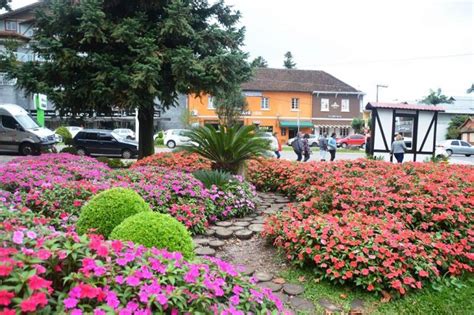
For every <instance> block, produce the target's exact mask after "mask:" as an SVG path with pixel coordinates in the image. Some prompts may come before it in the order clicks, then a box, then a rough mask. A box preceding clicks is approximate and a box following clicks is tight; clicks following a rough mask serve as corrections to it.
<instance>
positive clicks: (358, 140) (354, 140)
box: [336, 134, 365, 148]
mask: <svg viewBox="0 0 474 315" xmlns="http://www.w3.org/2000/svg"><path fill="white" fill-rule="evenodd" d="M336 143H337V146H338V147H342V148H347V147H349V146H352V147H361V148H365V136H364V135H359V134H355V135H350V136H347V137H344V138H341V139H337V141H336Z"/></svg>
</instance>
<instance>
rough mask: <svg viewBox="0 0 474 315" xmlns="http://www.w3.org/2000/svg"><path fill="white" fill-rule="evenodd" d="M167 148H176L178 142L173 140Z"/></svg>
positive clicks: (168, 143) (167, 144)
mask: <svg viewBox="0 0 474 315" xmlns="http://www.w3.org/2000/svg"><path fill="white" fill-rule="evenodd" d="M166 146H167V147H168V148H170V149H173V148H174V147H176V142H174V141H173V140H170V141H168V142H167V143H166Z"/></svg>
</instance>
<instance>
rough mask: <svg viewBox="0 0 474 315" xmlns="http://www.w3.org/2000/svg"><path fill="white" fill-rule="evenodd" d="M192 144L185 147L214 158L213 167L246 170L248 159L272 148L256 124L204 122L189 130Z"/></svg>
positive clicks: (215, 168) (211, 158) (216, 168)
mask: <svg viewBox="0 0 474 315" xmlns="http://www.w3.org/2000/svg"><path fill="white" fill-rule="evenodd" d="M187 137H189V139H190V141H191V143H192V144H191V145H189V146H185V147H184V150H186V151H188V152H191V153H197V154H199V155H201V156H203V157H205V158H207V159H209V160H211V162H212V169H214V170H221V171H227V172H230V173H232V174H241V175H242V174H243V172H244V168H245V163H246V161H248V160H251V159H255V158H257V157H260V156H264V155H265V154H266V153H267V152H268V151H269V149H270V142H269V140H267V139H265V138H263V137H262V135H261V133H259V132H258V131H257V130H256V129H255V127H254V126H238V125H234V126H232V127H226V126H223V125H220V126H219V129H215V128H214V127H212V126H202V127H198V128H195V129H193V130H191V131H189V132H188V133H187Z"/></svg>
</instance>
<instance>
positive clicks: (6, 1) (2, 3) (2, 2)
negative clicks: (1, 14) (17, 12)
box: [0, 0, 12, 10]
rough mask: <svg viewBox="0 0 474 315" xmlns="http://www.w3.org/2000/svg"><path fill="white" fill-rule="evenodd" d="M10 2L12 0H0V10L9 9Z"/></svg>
mask: <svg viewBox="0 0 474 315" xmlns="http://www.w3.org/2000/svg"><path fill="white" fill-rule="evenodd" d="M10 2H12V0H0V10H1V9H5V10H11V8H10Z"/></svg>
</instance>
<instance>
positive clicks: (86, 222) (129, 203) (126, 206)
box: [76, 187, 151, 237]
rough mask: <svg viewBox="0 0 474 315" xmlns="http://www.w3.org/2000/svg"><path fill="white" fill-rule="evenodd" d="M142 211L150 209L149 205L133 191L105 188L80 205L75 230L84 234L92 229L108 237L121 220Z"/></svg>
mask: <svg viewBox="0 0 474 315" xmlns="http://www.w3.org/2000/svg"><path fill="white" fill-rule="evenodd" d="M144 211H151V209H150V206H149V205H148V204H147V203H146V202H145V200H143V198H142V197H140V195H139V194H138V193H136V192H135V191H133V190H131V189H126V188H120V187H117V188H112V189H109V190H105V191H103V192H101V193H99V194H98V195H96V196H94V197H93V198H92V199H91V200H89V201H88V202H87V203H86V204H85V205H84V206H83V207H82V210H81V214H80V215H79V220H78V221H77V224H76V227H77V232H78V233H80V234H84V233H86V232H88V231H89V230H90V229H94V231H95V233H97V234H100V235H103V236H104V237H108V236H109V234H110V232H112V230H113V229H114V228H115V227H116V226H117V225H119V224H120V223H122V221H123V220H125V219H126V218H128V217H130V216H132V215H135V214H137V213H140V212H144Z"/></svg>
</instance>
